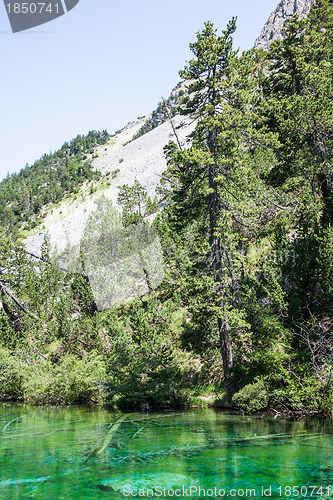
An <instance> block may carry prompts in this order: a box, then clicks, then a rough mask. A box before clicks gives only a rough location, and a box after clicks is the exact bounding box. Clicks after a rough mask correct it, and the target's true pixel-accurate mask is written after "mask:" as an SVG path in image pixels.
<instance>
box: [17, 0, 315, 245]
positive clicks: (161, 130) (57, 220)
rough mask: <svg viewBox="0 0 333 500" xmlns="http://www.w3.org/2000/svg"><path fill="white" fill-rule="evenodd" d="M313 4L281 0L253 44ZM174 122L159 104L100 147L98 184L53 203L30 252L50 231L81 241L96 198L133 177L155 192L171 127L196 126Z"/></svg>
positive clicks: (59, 238) (54, 236)
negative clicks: (99, 176) (69, 197)
mask: <svg viewBox="0 0 333 500" xmlns="http://www.w3.org/2000/svg"><path fill="white" fill-rule="evenodd" d="M313 2H314V0H282V1H281V2H280V3H279V5H278V6H277V8H276V10H275V11H274V12H273V13H272V14H271V16H270V18H269V19H268V21H267V23H266V24H265V26H264V28H263V30H262V32H261V34H260V36H259V38H258V39H257V40H256V42H255V46H256V47H257V48H259V47H261V48H264V49H267V48H268V47H269V44H270V43H271V41H272V40H274V39H276V38H279V37H281V30H282V27H283V24H284V22H285V21H286V19H288V18H289V17H291V16H292V15H294V14H295V13H296V12H297V13H298V14H299V15H300V16H305V15H306V14H307V13H308V12H309V9H310V7H311V4H312V3H313ZM183 91H184V90H183V89H182V87H181V85H179V84H178V85H177V87H176V88H175V89H174V90H173V91H172V93H171V95H170V98H169V99H168V105H169V109H170V110H171V114H170V115H172V114H173V113H172V110H174V109H175V104H176V102H177V95H180V94H179V92H183ZM169 118H170V116H169ZM172 120H173V126H172V124H171V123H170V120H168V119H167V116H166V113H165V112H164V108H163V104H162V103H160V104H159V106H158V108H157V110H155V111H153V112H152V113H150V114H149V115H147V116H144V117H141V118H138V119H137V120H135V121H134V122H131V123H129V124H128V125H127V126H126V127H125V128H124V129H123V130H122V131H120V132H119V133H117V134H116V135H114V136H113V137H112V138H111V139H110V141H109V143H108V144H107V145H106V147H105V145H103V146H101V147H99V148H98V150H97V158H95V159H94V160H93V166H94V168H95V169H97V170H99V171H100V172H102V174H103V177H102V180H101V181H100V182H99V183H98V185H97V186H95V187H94V190H93V191H94V192H93V193H92V192H91V190H90V191H89V189H87V190H84V189H83V190H82V191H81V193H80V196H79V197H77V196H76V197H73V199H71V200H69V201H68V200H64V201H63V202H62V203H61V204H60V205H59V206H57V207H52V210H49V211H48V213H47V214H46V217H45V219H44V221H43V226H42V227H37V228H36V230H35V231H34V233H33V234H32V235H31V236H29V237H28V238H27V240H26V246H27V248H28V250H29V251H30V252H32V253H35V254H39V253H40V248H41V245H42V242H43V240H44V237H45V235H46V233H49V235H50V239H51V244H52V246H53V247H55V246H57V248H58V249H59V250H62V249H64V248H65V247H66V246H67V245H68V244H69V245H77V244H78V243H79V241H80V238H81V235H82V233H83V230H84V227H85V224H86V222H87V219H88V217H89V214H90V213H91V211H92V210H94V208H95V207H96V204H95V200H96V199H97V198H99V197H100V196H101V194H105V196H107V197H108V198H110V199H112V200H113V202H114V204H116V201H117V196H118V187H119V186H122V185H124V184H128V185H132V184H133V182H134V180H135V179H137V180H138V181H139V182H140V183H141V184H142V185H143V186H145V188H146V189H147V191H148V194H149V195H150V196H152V195H153V194H154V190H155V187H156V185H157V184H158V182H159V178H160V175H161V174H162V172H163V171H164V170H165V168H166V161H165V158H164V153H163V148H164V146H165V145H166V144H167V143H168V142H169V141H170V139H173V140H176V138H175V137H174V133H173V129H174V128H176V129H177V134H178V139H179V140H180V141H181V142H183V143H184V142H185V141H186V137H187V136H188V134H189V133H190V132H191V131H192V130H193V128H194V124H193V123H190V121H186V120H184V118H183V117H180V116H174V117H173V118H172ZM142 134H143V135H142ZM135 137H136V139H135V140H133V138H135Z"/></svg>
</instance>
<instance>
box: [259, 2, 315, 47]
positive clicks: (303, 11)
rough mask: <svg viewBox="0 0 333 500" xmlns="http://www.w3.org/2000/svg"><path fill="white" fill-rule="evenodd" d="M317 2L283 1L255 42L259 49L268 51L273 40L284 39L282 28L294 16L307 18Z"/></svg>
mask: <svg viewBox="0 0 333 500" xmlns="http://www.w3.org/2000/svg"><path fill="white" fill-rule="evenodd" d="M314 2H315V0H282V1H281V2H280V3H279V5H278V6H277V8H276V9H275V10H274V12H272V13H271V15H270V16H269V19H268V21H267V22H266V24H265V26H264V27H263V29H262V31H261V33H260V35H259V37H258V38H257V39H256V41H255V47H256V48H257V49H259V48H260V49H265V50H268V49H269V46H270V44H271V43H272V41H273V40H276V39H281V38H282V28H283V25H284V23H285V22H286V21H287V19H290V18H291V17H292V16H293V15H294V14H298V15H299V16H300V17H305V16H307V14H308V13H309V11H310V8H311V5H312V4H313V3H314Z"/></svg>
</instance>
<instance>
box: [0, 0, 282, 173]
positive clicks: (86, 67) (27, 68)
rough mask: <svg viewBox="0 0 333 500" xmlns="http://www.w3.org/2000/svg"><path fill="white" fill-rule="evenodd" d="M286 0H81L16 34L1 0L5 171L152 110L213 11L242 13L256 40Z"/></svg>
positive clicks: (224, 17) (219, 22) (248, 39)
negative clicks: (80, 136)
mask: <svg viewBox="0 0 333 500" xmlns="http://www.w3.org/2000/svg"><path fill="white" fill-rule="evenodd" d="M277 4H278V0H251V1H249V0H233V1H230V0H168V1H161V0H160V1H158V0H141V1H138V0H117V1H114V0H80V2H79V4H78V5H77V6H76V7H75V8H74V9H73V10H71V11H70V12H68V13H67V14H66V15H64V16H62V17H60V18H58V19H56V20H54V21H52V22H50V23H48V24H44V25H43V26H40V27H38V28H34V29H31V30H28V31H25V32H21V33H16V34H12V33H11V31H10V25H9V21H8V18H7V15H6V10H5V7H4V5H3V2H1V4H0V43H1V45H2V47H1V67H2V78H1V83H0V90H1V133H0V152H1V153H0V179H2V178H3V177H5V176H6V174H7V172H8V171H9V172H14V171H16V172H18V171H19V170H20V169H21V168H23V167H24V166H25V164H26V163H29V164H32V163H33V162H34V161H35V160H36V159H37V158H39V157H40V156H41V155H42V154H44V153H48V152H50V151H54V150H56V149H58V148H59V147H60V146H61V145H62V144H63V143H64V142H65V141H68V140H70V139H72V138H73V137H75V136H76V135H77V134H86V133H87V132H88V131H89V130H102V129H105V128H106V129H107V130H108V131H109V132H110V133H113V132H115V131H116V130H118V129H120V128H122V127H123V126H124V125H126V124H127V123H128V122H129V121H132V120H134V119H136V118H137V117H138V116H142V115H144V114H146V113H148V112H149V111H152V110H153V109H154V108H155V107H156V104H157V103H158V101H159V100H160V98H161V97H162V96H164V97H167V96H168V95H169V93H170V91H171V90H172V88H173V87H174V86H175V85H176V84H177V83H178V81H179V80H180V79H179V76H178V71H179V70H180V69H181V68H182V67H183V66H184V64H185V61H186V60H188V59H190V57H191V52H190V51H189V47H188V46H189V43H190V42H193V41H194V40H195V33H196V32H197V31H198V30H200V29H201V28H202V27H203V24H204V22H205V21H213V23H214V24H215V26H216V27H217V28H218V30H222V29H224V28H225V26H226V24H227V22H228V20H229V19H231V17H232V16H237V17H238V28H237V33H236V35H235V47H236V48H238V47H239V48H240V49H241V50H246V49H249V48H251V47H252V45H253V42H254V40H255V38H256V37H257V36H258V34H259V33H260V31H261V29H262V27H263V25H264V23H265V22H266V20H267V18H268V16H269V14H270V12H272V11H273V10H274V9H275V7H276V6H277Z"/></svg>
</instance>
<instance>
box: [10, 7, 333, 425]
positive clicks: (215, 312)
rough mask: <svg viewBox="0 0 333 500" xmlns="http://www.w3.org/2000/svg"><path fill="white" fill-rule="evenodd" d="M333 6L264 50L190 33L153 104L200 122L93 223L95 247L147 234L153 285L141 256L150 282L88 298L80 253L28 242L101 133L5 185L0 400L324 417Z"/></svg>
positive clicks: (330, 307) (67, 190)
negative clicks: (150, 187)
mask: <svg viewBox="0 0 333 500" xmlns="http://www.w3.org/2000/svg"><path fill="white" fill-rule="evenodd" d="M332 19H333V6H332V2H331V1H329V0H317V2H316V3H315V4H314V5H313V7H312V8H311V11H310V14H309V15H308V17H307V18H305V19H301V18H299V17H298V16H297V15H296V16H294V17H293V18H292V19H291V20H290V21H288V22H287V23H286V25H285V28H284V38H283V40H277V41H274V42H273V43H272V45H271V48H270V51H269V52H265V51H263V50H256V49H254V48H253V49H251V50H249V51H246V52H244V53H242V54H239V53H238V52H237V51H235V50H234V48H233V34H234V32H235V30H236V24H237V20H236V19H232V20H231V21H230V22H229V23H228V25H227V27H226V29H225V30H224V31H222V33H218V32H217V30H216V29H215V28H214V25H213V23H211V22H206V23H205V25H204V27H203V29H202V30H201V31H200V32H198V33H197V34H196V37H195V40H194V42H193V43H191V44H190V48H191V51H192V59H191V60H190V61H189V62H188V63H187V64H186V65H185V67H184V68H183V69H182V70H181V71H180V77H181V79H182V81H184V82H185V84H186V91H185V92H184V93H183V92H181V93H180V94H178V95H177V99H176V101H175V100H174V99H173V100H172V106H174V107H175V106H176V107H177V109H176V111H175V109H174V108H173V110H172V112H170V113H169V112H168V113H166V114H165V113H164V108H163V106H164V104H163V103H161V104H160V105H159V112H160V113H159V114H156V116H157V115H158V116H159V115H160V114H161V113H162V114H163V117H164V118H163V120H164V119H168V118H169V119H170V120H172V118H171V115H174V114H175V113H177V114H182V115H184V116H188V117H190V118H191V119H192V120H194V121H195V123H196V126H195V129H194V132H193V133H192V134H191V137H189V139H190V142H189V143H188V146H187V147H183V146H182V145H181V144H180V142H179V141H170V142H169V144H167V145H166V146H165V156H166V159H167V165H168V167H167V169H166V171H165V172H164V174H163V176H162V178H161V182H160V185H159V186H158V188H157V190H156V199H151V198H150V197H149V196H148V194H147V192H146V191H145V188H144V187H143V186H142V185H140V184H139V183H138V182H135V183H134V184H133V186H128V185H125V186H123V187H122V188H121V189H119V197H118V204H119V205H120V206H121V207H122V213H119V212H117V210H116V209H115V207H113V206H112V204H111V202H109V201H108V200H106V199H105V198H101V199H100V201H99V202H98V210H97V212H96V213H94V214H92V216H91V217H92V218H91V219H90V222H91V224H90V225H89V224H88V225H87V228H88V229H87V230H89V231H90V232H93V231H94V225H93V221H94V220H95V221H96V220H97V219H96V218H97V217H100V218H101V219H100V222H98V224H104V226H103V227H108V228H110V229H109V240H106V241H105V240H103V242H101V245H102V247H101V255H103V254H106V253H107V252H108V249H110V247H111V246H112V248H113V250H112V252H120V253H121V252H122V253H123V254H124V255H126V251H130V250H129V249H128V248H127V247H126V245H129V243H128V239H126V235H128V234H130V233H131V231H132V233H133V231H135V230H136V228H138V227H141V228H142V227H143V228H149V230H151V231H153V232H154V234H157V235H158V238H159V241H160V245H161V251H162V259H163V268H164V271H163V272H164V275H163V278H162V279H161V280H159V282H158V284H157V285H156V286H153V285H152V281H153V278H154V276H153V274H154V269H153V270H148V269H146V267H145V266H143V270H144V273H143V278H142V279H144V280H145V281H146V285H147V286H146V288H147V291H146V292H145V293H144V294H143V295H140V296H138V297H136V298H133V299H132V300H129V301H123V302H121V303H117V304H112V305H110V307H107V308H106V307H103V308H101V307H98V304H96V300H95V297H94V293H93V290H92V286H91V283H90V280H89V277H88V272H87V270H86V269H85V266H84V264H82V265H81V267H80V268H79V269H78V268H76V269H75V270H73V269H72V270H71V271H70V270H69V269H62V268H61V266H56V265H55V264H54V262H53V260H52V258H51V255H50V251H51V250H50V246H49V242H48V240H47V239H45V241H44V244H43V247H42V256H41V258H37V257H36V256H33V255H30V254H28V253H27V252H26V250H25V247H24V235H25V232H26V231H27V230H29V229H33V227H34V226H37V224H38V220H39V219H38V217H40V218H42V214H43V210H44V208H45V207H46V206H48V205H49V204H52V203H57V202H59V201H60V200H61V199H63V198H64V197H65V196H72V195H75V193H78V192H79V191H80V189H81V188H82V186H83V185H85V183H87V182H90V181H91V180H98V179H99V178H100V177H101V175H102V174H101V173H99V172H97V171H94V170H93V169H92V167H91V163H90V159H91V157H92V155H94V151H95V148H96V146H98V145H102V144H106V143H107V141H108V140H109V135H108V133H107V132H106V131H104V132H102V133H99V132H90V133H89V134H88V135H87V136H78V137H77V138H76V139H74V140H73V141H71V142H70V143H66V144H65V145H64V146H63V147H62V148H61V149H60V150H59V151H57V152H55V153H52V154H51V153H50V154H49V155H44V156H43V157H42V158H41V159H40V160H38V161H37V162H36V163H35V164H34V165H32V166H30V167H28V166H27V167H26V168H25V169H23V170H22V171H21V172H19V173H18V174H14V175H8V176H7V178H6V179H5V180H4V181H2V183H1V184H0V235H1V248H0V289H1V301H2V308H1V309H0V395H1V399H2V400H6V401H8V400H14V401H26V402H30V403H33V404H52V405H61V404H67V405H68V404H91V405H94V404H108V405H110V406H111V407H118V408H139V409H140V408H146V407H148V406H149V407H151V408H180V407H184V406H191V405H192V406H200V405H210V404H211V405H220V406H226V407H231V406H232V407H233V408H236V409H239V410H241V411H244V412H257V411H269V410H270V411H274V412H297V413H300V414H323V415H330V414H332V413H333V373H332V369H333V267H332V263H333V170H332V146H333V64H332V63H333V57H332V56H333V44H332V33H333V30H332ZM170 105H171V104H170ZM164 115H165V116H164ZM167 115H170V116H167ZM154 126H155V125H154V124H152V125H149V126H148V125H147V126H146V128H147V127H148V128H147V130H149V129H151V128H153V127H154ZM145 131H146V130H142V131H141V132H140V134H141V133H144V132H145ZM140 134H139V135H140ZM161 207H162V208H161ZM98 214H99V215H98ZM36 217H37V218H36ZM94 217H95V219H94ZM31 221H33V224H32V222H31ZM140 231H142V230H140ZM140 234H143V233H141V232H140ZM115 235H116V236H115ZM120 236H121V238H120ZM121 242H123V243H121ZM103 245H106V246H104V247H103ZM103 248H104V250H103ZM126 248H127V250H126ZM114 249H115V250H114ZM110 253H111V250H110ZM139 254H140V251H139ZM140 258H141V257H140Z"/></svg>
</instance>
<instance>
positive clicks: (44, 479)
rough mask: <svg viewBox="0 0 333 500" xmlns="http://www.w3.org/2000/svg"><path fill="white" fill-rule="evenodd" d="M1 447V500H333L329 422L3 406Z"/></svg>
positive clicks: (204, 412) (200, 413) (332, 427)
mask: <svg viewBox="0 0 333 500" xmlns="http://www.w3.org/2000/svg"><path fill="white" fill-rule="evenodd" d="M0 437H1V441H0V499H1V500H2V499H18V500H21V499H25V498H36V499H39V498H42V499H45V500H53V499H57V500H61V499H71V500H72V499H73V500H79V499H87V500H94V499H99V498H108V499H115V500H116V499H121V498H122V499H123V498H155V499H156V498H179V499H181V500H182V499H186V498H219V497H224V498H227V497H228V498H250V497H252V498H267V497H268V498H269V497H270V498H283V499H286V498H289V499H295V498H298V499H311V498H314V499H318V498H333V421H332V420H330V419H326V420H320V419H296V418H286V417H281V416H278V417H276V418H274V417H271V416H251V417H249V416H243V415H234V414H231V413H226V412H222V411H216V410H212V409H202V410H201V409H197V410H189V411H183V412H165V413H150V414H149V415H147V414H141V413H128V414H126V413H122V414H121V413H114V412H108V411H106V410H102V409H96V410H90V409H85V408H69V409H54V408H35V407H29V406H22V405H17V406H16V405H7V404H2V405H1V406H0ZM293 487H294V490H293Z"/></svg>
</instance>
